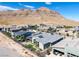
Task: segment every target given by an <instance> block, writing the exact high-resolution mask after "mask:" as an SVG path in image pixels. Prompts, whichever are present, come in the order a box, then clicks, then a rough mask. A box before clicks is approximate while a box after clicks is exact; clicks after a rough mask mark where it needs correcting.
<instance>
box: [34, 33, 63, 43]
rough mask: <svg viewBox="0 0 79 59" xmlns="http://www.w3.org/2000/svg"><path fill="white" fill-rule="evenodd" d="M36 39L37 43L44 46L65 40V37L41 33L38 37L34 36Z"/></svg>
mask: <svg viewBox="0 0 79 59" xmlns="http://www.w3.org/2000/svg"><path fill="white" fill-rule="evenodd" d="M34 38H35V39H36V41H38V42H41V43H42V44H46V43H53V42H55V41H57V40H59V39H61V38H63V36H61V35H58V34H53V35H52V34H50V33H45V32H42V33H39V34H37V35H35V36H34Z"/></svg>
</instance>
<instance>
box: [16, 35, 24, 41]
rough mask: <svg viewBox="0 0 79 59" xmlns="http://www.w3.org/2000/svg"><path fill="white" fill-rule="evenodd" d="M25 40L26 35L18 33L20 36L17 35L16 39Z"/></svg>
mask: <svg viewBox="0 0 79 59" xmlns="http://www.w3.org/2000/svg"><path fill="white" fill-rule="evenodd" d="M24 40H25V37H24V35H18V36H16V41H24Z"/></svg>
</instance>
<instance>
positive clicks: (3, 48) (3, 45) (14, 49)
mask: <svg viewBox="0 0 79 59" xmlns="http://www.w3.org/2000/svg"><path fill="white" fill-rule="evenodd" d="M25 52H26V54H25ZM21 56H24V57H33V56H36V55H34V54H33V53H32V52H31V51H29V50H27V49H25V48H24V47H22V46H21V45H20V44H18V43H16V42H14V41H13V40H12V39H10V38H8V37H7V36H5V35H4V34H2V33H1V32H0V57H21Z"/></svg>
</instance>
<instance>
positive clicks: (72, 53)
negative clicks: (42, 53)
mask: <svg viewBox="0 0 79 59" xmlns="http://www.w3.org/2000/svg"><path fill="white" fill-rule="evenodd" d="M52 53H54V54H56V55H60V56H62V55H64V56H65V57H79V38H74V39H72V37H68V38H65V39H63V40H62V41H61V42H59V43H57V44H55V45H53V46H52Z"/></svg>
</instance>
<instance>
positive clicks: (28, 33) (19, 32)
mask: <svg viewBox="0 0 79 59" xmlns="http://www.w3.org/2000/svg"><path fill="white" fill-rule="evenodd" d="M32 33H33V32H31V31H23V30H20V31H17V32H11V36H12V38H15V37H16V36H20V35H24V36H25V37H27V36H30V35H32Z"/></svg>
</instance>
